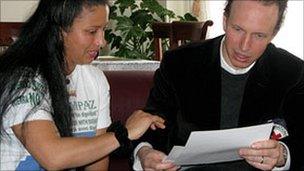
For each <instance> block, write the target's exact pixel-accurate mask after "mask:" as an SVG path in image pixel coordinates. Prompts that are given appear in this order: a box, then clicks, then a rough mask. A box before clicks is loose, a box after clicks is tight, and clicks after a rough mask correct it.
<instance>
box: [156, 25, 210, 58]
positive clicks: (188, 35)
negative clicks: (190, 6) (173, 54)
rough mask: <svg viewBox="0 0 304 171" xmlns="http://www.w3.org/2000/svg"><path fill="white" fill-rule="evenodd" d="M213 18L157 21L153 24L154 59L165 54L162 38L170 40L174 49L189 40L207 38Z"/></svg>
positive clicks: (170, 47) (171, 47)
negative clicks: (168, 21) (167, 21)
mask: <svg viewBox="0 0 304 171" xmlns="http://www.w3.org/2000/svg"><path fill="white" fill-rule="evenodd" d="M212 25H213V22H212V21H211V20H207V21H203V22H198V21H173V22H172V23H165V22H155V23H153V24H152V30H153V38H154V52H155V53H154V60H161V59H162V54H163V47H162V40H164V39H166V40H169V45H170V46H169V49H174V48H176V47H178V46H180V45H181V44H184V43H186V42H189V41H192V42H193V41H201V40H205V39H206V34H207V31H208V27H209V26H212Z"/></svg>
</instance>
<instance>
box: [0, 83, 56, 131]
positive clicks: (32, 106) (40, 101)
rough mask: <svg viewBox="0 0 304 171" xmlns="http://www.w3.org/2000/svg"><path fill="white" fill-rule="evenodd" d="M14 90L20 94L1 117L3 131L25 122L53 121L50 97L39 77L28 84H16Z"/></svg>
mask: <svg viewBox="0 0 304 171" xmlns="http://www.w3.org/2000/svg"><path fill="white" fill-rule="evenodd" d="M16 89H17V90H16V91H20V93H19V95H17V96H16V99H15V100H14V101H13V102H12V103H11V104H10V105H9V108H8V110H7V112H6V114H5V115H4V117H3V126H4V129H8V128H10V127H12V126H14V125H18V124H21V123H23V122H27V121H34V120H53V119H52V115H51V110H52V108H51V100H50V95H49V92H48V89H47V86H46V84H44V83H43V82H42V81H41V77H37V78H35V79H33V81H31V82H30V83H28V84H18V85H17V88H16Z"/></svg>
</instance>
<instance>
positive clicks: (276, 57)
mask: <svg viewBox="0 0 304 171" xmlns="http://www.w3.org/2000/svg"><path fill="white" fill-rule="evenodd" d="M266 52H267V56H268V58H267V59H268V61H269V63H270V64H271V65H272V66H274V67H280V68H290V67H296V68H301V69H303V67H304V65H303V64H304V61H303V60H301V59H300V58H299V57H297V56H295V55H294V54H292V53H290V52H288V51H287V50H285V49H282V48H278V47H276V46H275V45H273V44H269V45H268V47H267V50H266ZM290 69H292V68H290Z"/></svg>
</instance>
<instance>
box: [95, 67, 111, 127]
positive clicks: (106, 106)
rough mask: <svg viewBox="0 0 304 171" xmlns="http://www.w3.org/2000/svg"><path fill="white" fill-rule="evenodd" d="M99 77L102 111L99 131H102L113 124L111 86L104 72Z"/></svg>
mask: <svg viewBox="0 0 304 171" xmlns="http://www.w3.org/2000/svg"><path fill="white" fill-rule="evenodd" d="M99 71H100V70H99ZM100 75H101V77H100ZM99 77H100V78H101V84H100V86H99V89H100V90H99V92H100V110H99V114H98V121H97V129H102V128H106V127H108V126H109V125H110V124H111V123H112V121H111V117H110V86H109V83H108V81H107V78H106V76H105V75H104V73H103V72H102V71H100V74H99Z"/></svg>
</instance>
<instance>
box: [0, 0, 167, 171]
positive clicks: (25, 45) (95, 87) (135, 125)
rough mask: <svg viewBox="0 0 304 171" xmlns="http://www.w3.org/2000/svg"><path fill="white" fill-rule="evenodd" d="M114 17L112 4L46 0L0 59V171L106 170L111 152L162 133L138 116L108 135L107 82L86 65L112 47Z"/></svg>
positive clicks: (156, 122)
mask: <svg viewBox="0 0 304 171" xmlns="http://www.w3.org/2000/svg"><path fill="white" fill-rule="evenodd" d="M108 14H109V8H108V5H107V2H106V0H60V1H59V0H56V1H54V0H41V1H40V3H39V5H38V8H37V10H36V11H35V12H34V14H33V15H32V16H31V18H30V19H29V20H28V21H27V22H26V23H25V25H24V27H23V29H22V31H21V33H20V35H19V38H18V40H17V41H16V42H15V43H14V44H13V45H11V46H10V48H9V49H8V50H7V51H6V52H5V53H4V54H3V55H2V56H1V57H0V114H1V117H0V118H1V120H0V123H1V168H0V170H40V169H42V168H44V169H47V170H62V169H67V168H76V167H80V166H84V167H85V168H86V169H91V170H107V167H108V157H107V156H108V154H109V153H111V152H112V151H114V150H115V149H117V148H118V147H120V146H124V147H126V146H128V144H129V141H130V140H135V139H138V138H139V137H140V136H141V135H142V134H143V133H144V132H145V131H146V130H147V129H148V128H149V127H151V128H152V129H155V128H156V127H160V128H164V124H163V123H164V120H163V119H162V118H159V117H157V116H153V115H150V114H148V113H144V112H143V111H136V112H134V113H133V114H132V115H131V116H130V118H128V120H127V123H126V126H125V127H124V126H123V125H121V124H119V123H114V124H112V125H111V126H110V127H109V129H108V131H107V132H106V128H107V127H108V126H109V125H110V124H111V119H110V116H109V85H108V83H107V80H106V78H105V76H104V74H103V73H102V72H101V71H100V70H98V69H96V68H94V67H93V66H90V65H86V64H89V63H91V62H92V61H93V60H94V59H95V58H96V56H97V55H98V51H99V49H100V48H101V47H102V46H104V45H105V44H106V42H105V40H104V29H105V28H106V25H107V23H108ZM81 136H82V137H81Z"/></svg>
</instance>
